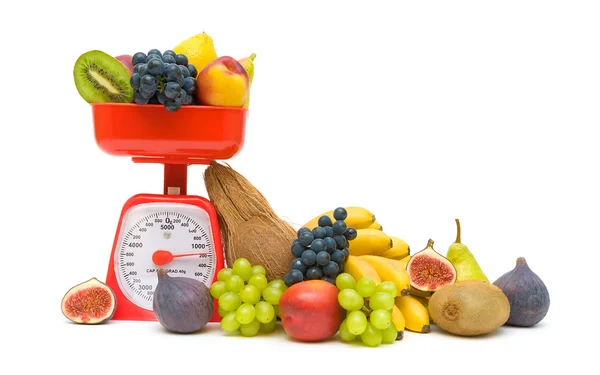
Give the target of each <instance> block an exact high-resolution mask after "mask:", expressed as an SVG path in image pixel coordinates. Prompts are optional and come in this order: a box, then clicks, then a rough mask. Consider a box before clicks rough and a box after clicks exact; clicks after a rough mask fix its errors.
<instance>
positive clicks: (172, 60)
mask: <svg viewBox="0 0 600 375" xmlns="http://www.w3.org/2000/svg"><path fill="white" fill-rule="evenodd" d="M163 61H164V62H165V63H167V64H177V62H176V61H175V57H173V56H171V55H163Z"/></svg>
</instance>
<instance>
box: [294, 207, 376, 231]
mask: <svg viewBox="0 0 600 375" xmlns="http://www.w3.org/2000/svg"><path fill="white" fill-rule="evenodd" d="M344 208H345V209H346V212H347V213H348V216H347V217H346V220H344V221H345V222H346V225H347V226H348V227H352V228H354V229H363V228H368V227H369V225H371V224H373V223H374V222H375V215H373V213H372V212H371V211H369V210H367V209H366V208H362V207H344ZM333 211H334V210H331V211H328V212H324V213H322V214H321V215H319V216H316V217H314V218H313V219H311V220H310V221H309V222H307V223H306V224H304V225H303V226H304V227H306V228H308V229H313V228H314V227H316V226H318V225H319V218H320V217H321V216H324V215H327V216H329V217H330V218H331V220H332V221H333V222H335V219H334V217H333Z"/></svg>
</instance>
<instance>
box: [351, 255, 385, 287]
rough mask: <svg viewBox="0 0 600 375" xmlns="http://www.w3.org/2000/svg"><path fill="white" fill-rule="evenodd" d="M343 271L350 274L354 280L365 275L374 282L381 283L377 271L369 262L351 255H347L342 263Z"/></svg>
mask: <svg viewBox="0 0 600 375" xmlns="http://www.w3.org/2000/svg"><path fill="white" fill-rule="evenodd" d="M344 272H346V273H349V274H350V275H352V277H354V280H356V281H358V280H360V279H362V278H363V277H367V278H369V279H371V280H373V281H375V284H377V285H379V284H381V278H380V277H379V274H378V273H377V271H375V269H374V268H373V267H372V266H371V265H370V264H369V263H367V262H366V261H364V260H362V259H360V258H359V257H356V256H353V255H350V256H348V260H346V263H345V264H344Z"/></svg>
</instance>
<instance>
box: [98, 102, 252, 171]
mask: <svg viewBox="0 0 600 375" xmlns="http://www.w3.org/2000/svg"><path fill="white" fill-rule="evenodd" d="M92 112H93V119H94V136H95V139H96V143H97V144H98V147H99V148H100V149H101V150H102V151H104V152H105V153H107V154H109V155H113V156H128V157H131V158H133V160H134V161H136V162H144V159H148V160H147V162H161V161H159V160H162V162H163V163H164V162H167V163H175V164H178V163H181V164H196V163H202V161H204V162H205V161H206V160H218V159H220V160H224V159H229V158H231V157H233V156H235V155H236V154H237V153H238V152H239V151H240V150H241V148H242V146H243V145H244V135H245V128H246V118H247V114H248V110H247V109H242V108H227V107H210V106H198V105H190V106H182V107H181V108H180V109H179V110H177V111H175V112H169V111H167V110H166V108H165V107H164V106H162V105H157V104H147V105H138V104H130V103H126V104H125V103H123V104H122V103H94V104H92ZM194 161H196V162H194Z"/></svg>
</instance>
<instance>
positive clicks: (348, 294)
mask: <svg viewBox="0 0 600 375" xmlns="http://www.w3.org/2000/svg"><path fill="white" fill-rule="evenodd" d="M338 302H339V304H340V306H342V308H343V309H344V310H347V311H357V310H360V309H361V308H362V307H363V306H364V303H365V301H364V299H363V297H362V296H361V295H360V294H358V292H357V291H356V290H354V289H343V290H341V291H340V292H339V293H338Z"/></svg>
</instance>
